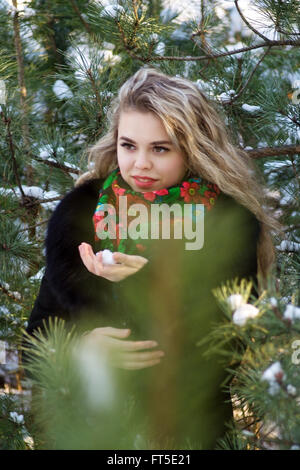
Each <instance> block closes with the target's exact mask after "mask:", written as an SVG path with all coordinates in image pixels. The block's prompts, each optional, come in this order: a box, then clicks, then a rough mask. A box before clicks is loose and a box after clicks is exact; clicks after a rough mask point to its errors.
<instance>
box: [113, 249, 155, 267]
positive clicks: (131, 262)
mask: <svg viewBox="0 0 300 470" xmlns="http://www.w3.org/2000/svg"><path fill="white" fill-rule="evenodd" d="M113 257H114V260H115V261H116V262H117V263H123V264H126V265H127V266H129V267H132V268H136V267H138V266H142V265H144V264H146V263H147V262H148V260H147V258H144V257H143V256H138V255H125V253H121V252H119V251H116V252H115V253H114V254H113Z"/></svg>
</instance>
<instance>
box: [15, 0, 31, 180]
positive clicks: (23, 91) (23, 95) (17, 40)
mask: <svg viewBox="0 0 300 470" xmlns="http://www.w3.org/2000/svg"><path fill="white" fill-rule="evenodd" d="M12 3H13V6H14V7H15V13H14V15H13V29H14V41H15V49H16V58H17V66H18V82H19V87H20V107H21V114H22V119H21V127H22V134H23V142H24V147H25V149H26V150H27V151H28V152H30V144H29V125H28V108H27V101H26V96H27V89H26V84H25V78H24V75H25V72H24V60H23V52H22V43H21V37H20V23H19V11H18V1H17V0H13V2H12ZM26 177H27V184H28V185H29V186H30V185H32V184H33V168H32V166H31V165H30V164H28V165H27V167H26Z"/></svg>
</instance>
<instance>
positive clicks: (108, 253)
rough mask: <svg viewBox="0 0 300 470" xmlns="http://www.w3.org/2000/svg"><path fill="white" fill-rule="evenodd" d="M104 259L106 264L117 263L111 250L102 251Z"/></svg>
mask: <svg viewBox="0 0 300 470" xmlns="http://www.w3.org/2000/svg"><path fill="white" fill-rule="evenodd" d="M102 261H103V263H104V264H116V262H115V260H114V258H113V253H112V251H110V250H103V251H102Z"/></svg>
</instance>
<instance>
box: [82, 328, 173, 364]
mask: <svg viewBox="0 0 300 470" xmlns="http://www.w3.org/2000/svg"><path fill="white" fill-rule="evenodd" d="M129 334H130V330H129V329H121V328H113V327H111V326H107V327H103V328H95V329H93V330H92V331H90V332H89V333H86V334H85V335H83V337H82V339H81V340H82V341H83V344H84V345H87V346H95V347H97V348H98V347H99V350H101V351H102V352H104V353H105V354H106V357H107V359H108V360H109V362H110V363H111V364H112V365H113V366H115V367H119V368H121V369H144V368H146V367H151V366H154V365H155V364H159V363H160V360H161V358H162V357H163V356H164V352H163V351H146V352H145V351H144V352H142V350H143V349H151V348H154V347H156V346H157V342H156V341H125V340H124V338H127V337H128V336H129Z"/></svg>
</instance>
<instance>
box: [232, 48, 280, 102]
mask: <svg viewBox="0 0 300 470" xmlns="http://www.w3.org/2000/svg"><path fill="white" fill-rule="evenodd" d="M270 49H271V46H268V49H267V50H266V51H264V53H263V54H262V56H261V58H260V59H259V61H258V62H257V63H256V65H255V66H254V68H253V70H252V72H251V73H250V75H249V77H248V79H247V80H246V82H245V84H244V85H243V86H242V88H241V89H240V91H239V92H238V93H237V94H236V95H234V96H233V97H232V98H231V100H230V101H228V102H226V105H228V104H229V105H231V104H232V103H233V102H234V101H236V100H237V99H238V98H239V97H240V96H241V94H242V93H244V91H245V90H246V88H247V86H248V85H249V83H250V81H251V79H252V78H253V75H254V73H255V71H256V70H257V68H258V66H259V65H260V64H261V62H262V61H263V60H264V58H265V57H266V55H267V54H268V53H269V51H270Z"/></svg>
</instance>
